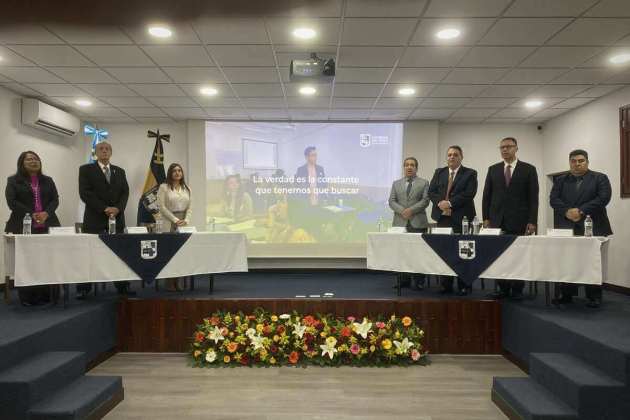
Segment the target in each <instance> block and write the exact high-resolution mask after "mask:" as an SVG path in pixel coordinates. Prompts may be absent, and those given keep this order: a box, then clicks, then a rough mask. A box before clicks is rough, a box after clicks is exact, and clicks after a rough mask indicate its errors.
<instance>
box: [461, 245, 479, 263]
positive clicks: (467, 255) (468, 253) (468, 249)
mask: <svg viewBox="0 0 630 420" xmlns="http://www.w3.org/2000/svg"><path fill="white" fill-rule="evenodd" d="M475 256H476V254H475V241H459V258H461V259H462V260H472V259H474V258H475Z"/></svg>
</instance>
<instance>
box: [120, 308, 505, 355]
mask: <svg viewBox="0 0 630 420" xmlns="http://www.w3.org/2000/svg"><path fill="white" fill-rule="evenodd" d="M258 307H263V308H265V309H267V310H270V311H272V312H274V313H277V314H281V313H290V312H292V311H293V310H296V311H298V312H300V313H311V314H314V313H322V314H328V313H330V314H334V315H336V316H339V317H346V316H350V315H352V316H355V317H362V316H365V315H367V316H375V315H377V314H385V315H391V314H396V315H398V316H404V315H409V316H411V317H413V318H415V319H416V322H418V323H419V325H421V326H422V328H423V329H424V332H425V340H424V346H425V348H427V349H428V350H429V351H430V352H431V353H451V354H499V353H501V304H500V302H497V301H486V300H479V301H475V300H437V299H435V300H431V299H423V300H408V299H405V300H402V299H401V300H358V299H357V300H336V299H331V300H328V299H326V300H306V299H207V300H201V299H147V300H141V299H130V300H124V301H121V302H120V304H119V311H118V315H119V317H118V350H119V351H127V352H186V351H188V348H189V343H190V336H191V334H192V332H193V331H194V329H195V326H196V325H197V324H199V323H201V320H202V319H203V318H204V317H207V316H209V315H210V314H212V312H215V311H217V310H230V311H238V310H241V311H243V312H246V313H251V312H252V311H253V310H254V309H255V308H258Z"/></svg>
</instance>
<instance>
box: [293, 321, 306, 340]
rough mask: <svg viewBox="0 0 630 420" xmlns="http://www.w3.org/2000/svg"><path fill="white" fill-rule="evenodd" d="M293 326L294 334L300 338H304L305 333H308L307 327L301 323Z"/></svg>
mask: <svg viewBox="0 0 630 420" xmlns="http://www.w3.org/2000/svg"><path fill="white" fill-rule="evenodd" d="M292 325H293V334H295V335H297V336H298V337H299V338H302V336H303V335H304V333H305V332H306V325H302V324H300V323H299V322H296V323H295V324H292Z"/></svg>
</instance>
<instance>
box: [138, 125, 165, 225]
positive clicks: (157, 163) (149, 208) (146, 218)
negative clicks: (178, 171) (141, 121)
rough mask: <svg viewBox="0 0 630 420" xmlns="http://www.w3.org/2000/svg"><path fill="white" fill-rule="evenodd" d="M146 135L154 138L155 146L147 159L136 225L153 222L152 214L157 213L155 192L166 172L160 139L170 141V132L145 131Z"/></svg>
mask: <svg viewBox="0 0 630 420" xmlns="http://www.w3.org/2000/svg"><path fill="white" fill-rule="evenodd" d="M147 137H149V138H155V146H154V147H153V154H152V155H151V160H150V161H149V170H148V171H147V178H146V180H145V181H144V188H143V189H142V196H141V197H140V202H139V203H138V223H137V224H138V226H142V225H143V224H147V223H154V222H155V219H154V218H153V215H154V214H155V213H157V211H158V208H157V192H158V188H160V184H163V183H164V182H166V172H165V171H164V147H163V145H162V140H164V141H167V142H170V140H171V136H170V134H160V131H159V130H157V131H151V130H149V132H148V133H147Z"/></svg>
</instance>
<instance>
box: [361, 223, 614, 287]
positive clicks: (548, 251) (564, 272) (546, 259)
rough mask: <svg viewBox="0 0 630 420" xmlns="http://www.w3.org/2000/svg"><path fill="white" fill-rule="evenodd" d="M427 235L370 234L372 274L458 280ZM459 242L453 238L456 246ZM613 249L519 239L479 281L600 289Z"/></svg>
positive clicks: (590, 242)
mask: <svg viewBox="0 0 630 420" xmlns="http://www.w3.org/2000/svg"><path fill="white" fill-rule="evenodd" d="M422 235H423V234H414V233H369V234H368V240H367V267H368V269H371V270H384V271H395V272H408V273H423V274H435V275H444V276H455V275H456V274H455V272H454V271H453V270H452V269H451V268H450V267H449V266H448V265H447V264H446V262H445V261H444V260H443V259H442V258H441V257H440V256H439V255H438V254H437V253H436V252H435V251H434V250H433V249H432V248H431V247H430V246H429V245H428V244H427V243H426V241H424V240H423V239H422ZM460 238H462V237H461V236H460V235H450V236H449V239H450V240H452V241H453V242H456V241H459V240H460ZM466 238H468V239H469V238H473V240H474V238H475V237H474V236H472V237H470V236H468V237H466ZM486 238H488V237H486ZM608 243H609V240H608V238H604V237H588V238H587V237H552V236H519V237H517V238H516V239H515V240H514V242H513V243H512V245H510V246H509V247H508V248H507V249H506V250H505V251H504V252H503V253H502V254H501V255H500V256H499V257H498V258H497V259H496V260H495V261H494V262H493V263H492V264H490V266H489V267H488V268H487V269H486V270H484V271H483V272H482V273H481V275H480V276H479V277H480V278H489V279H506V280H525V281H544V282H552V283H558V282H563V283H577V284H597V285H600V284H602V283H603V282H604V281H605V280H606V272H607V270H606V266H607V254H608V252H607V251H608Z"/></svg>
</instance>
